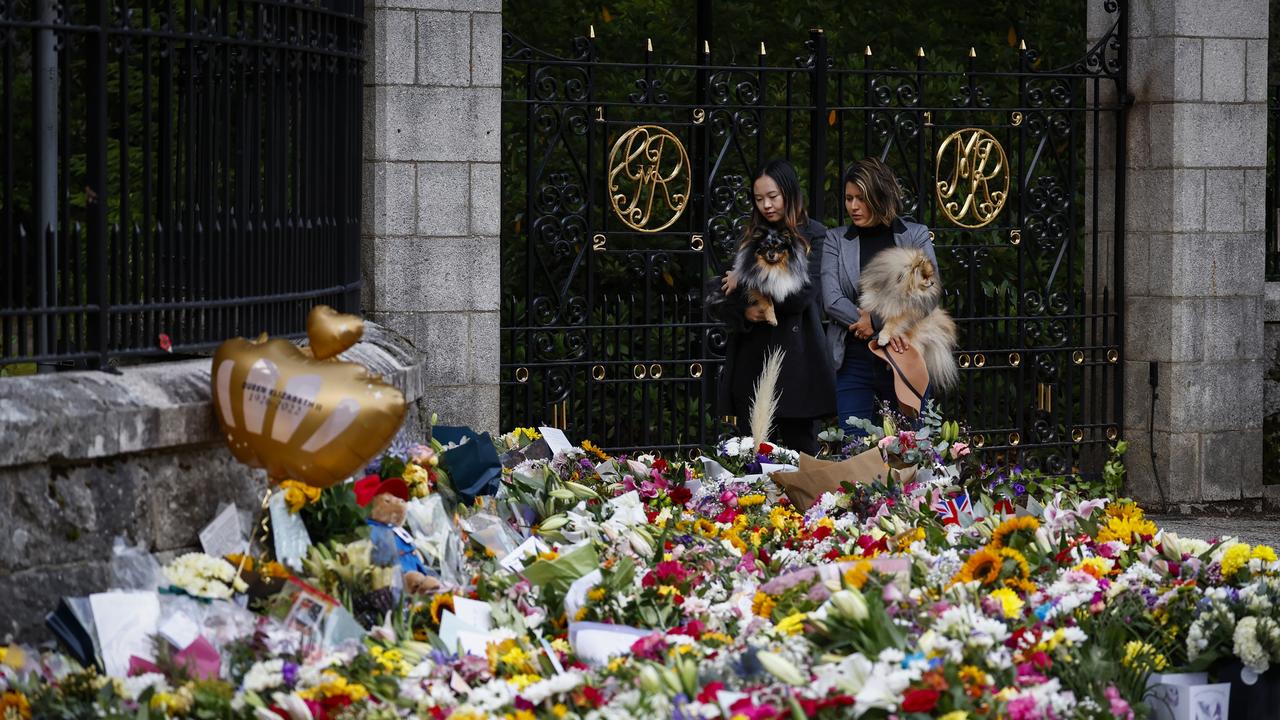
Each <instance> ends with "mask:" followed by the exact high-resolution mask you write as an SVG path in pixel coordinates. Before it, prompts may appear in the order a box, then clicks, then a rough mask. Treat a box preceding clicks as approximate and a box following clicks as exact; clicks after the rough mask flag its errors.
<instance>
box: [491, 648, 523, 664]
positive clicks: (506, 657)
mask: <svg viewBox="0 0 1280 720" xmlns="http://www.w3.org/2000/svg"><path fill="white" fill-rule="evenodd" d="M528 659H529V654H528V653H526V652H525V651H524V648H522V647H520V646H519V645H516V646H514V647H512V648H511V649H510V650H508V651H506V652H505V653H503V654H502V655H500V656H499V657H498V660H500V661H501V662H504V663H506V664H508V665H523V664H524V663H525V661H527V660H528Z"/></svg>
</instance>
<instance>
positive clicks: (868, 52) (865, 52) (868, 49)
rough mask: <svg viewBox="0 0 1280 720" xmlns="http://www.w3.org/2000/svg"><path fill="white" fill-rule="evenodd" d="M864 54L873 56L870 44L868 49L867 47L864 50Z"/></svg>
mask: <svg viewBox="0 0 1280 720" xmlns="http://www.w3.org/2000/svg"><path fill="white" fill-rule="evenodd" d="M863 54H864V55H866V56H867V57H871V46H870V45H868V46H867V49H866V50H865V51H863Z"/></svg>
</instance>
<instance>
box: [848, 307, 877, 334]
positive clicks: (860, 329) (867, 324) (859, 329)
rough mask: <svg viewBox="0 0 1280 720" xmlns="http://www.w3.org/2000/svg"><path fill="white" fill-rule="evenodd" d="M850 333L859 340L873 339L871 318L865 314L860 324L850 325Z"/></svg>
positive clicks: (860, 318) (859, 319)
mask: <svg viewBox="0 0 1280 720" xmlns="http://www.w3.org/2000/svg"><path fill="white" fill-rule="evenodd" d="M849 332H851V333H853V336H854V337H856V338H858V339H859V340H866V339H867V338H869V337H871V333H872V329H871V316H870V315H868V314H866V313H863V314H862V317H859V318H858V322H856V323H851V324H850V325H849Z"/></svg>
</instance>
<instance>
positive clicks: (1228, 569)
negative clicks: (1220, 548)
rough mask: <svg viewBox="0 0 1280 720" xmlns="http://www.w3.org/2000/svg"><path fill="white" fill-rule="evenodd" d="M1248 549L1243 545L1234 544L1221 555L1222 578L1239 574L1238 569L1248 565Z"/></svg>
mask: <svg viewBox="0 0 1280 720" xmlns="http://www.w3.org/2000/svg"><path fill="white" fill-rule="evenodd" d="M1249 555H1250V548H1249V546H1248V545H1247V544H1245V543H1236V544H1234V545H1232V546H1231V547H1229V548H1227V551H1226V552H1225V553H1223V554H1222V577H1224V578H1230V577H1232V576H1234V575H1235V574H1236V573H1238V572H1240V568H1242V567H1244V566H1245V565H1247V564H1248V563H1249Z"/></svg>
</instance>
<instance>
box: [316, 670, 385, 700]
mask: <svg viewBox="0 0 1280 720" xmlns="http://www.w3.org/2000/svg"><path fill="white" fill-rule="evenodd" d="M322 677H323V678H324V682H322V683H320V684H319V685H316V686H314V687H309V688H306V689H305V690H299V691H298V697H300V698H302V699H303V700H320V699H322V698H331V697H344V696H345V697H348V698H351V700H352V701H353V702H354V701H358V700H364V699H365V698H367V697H369V691H368V690H367V689H365V687H364V686H363V685H361V684H359V683H353V682H348V681H347V679H346V678H344V677H342V676H341V675H339V674H338V673H336V672H333V671H332V670H325V671H324V675H323V676H322Z"/></svg>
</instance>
